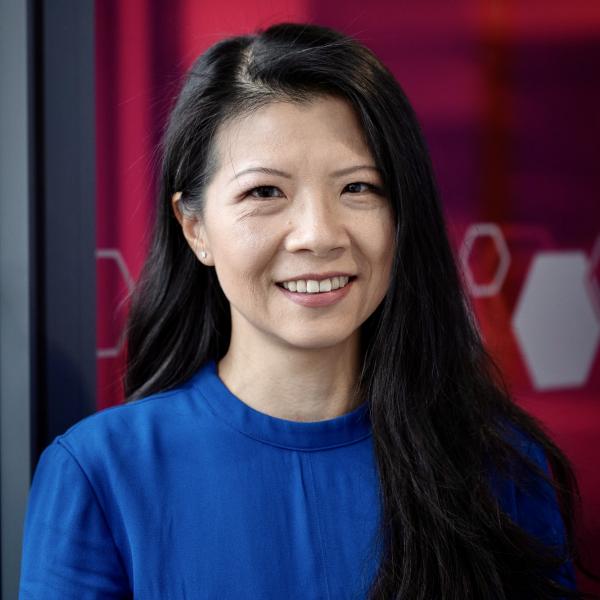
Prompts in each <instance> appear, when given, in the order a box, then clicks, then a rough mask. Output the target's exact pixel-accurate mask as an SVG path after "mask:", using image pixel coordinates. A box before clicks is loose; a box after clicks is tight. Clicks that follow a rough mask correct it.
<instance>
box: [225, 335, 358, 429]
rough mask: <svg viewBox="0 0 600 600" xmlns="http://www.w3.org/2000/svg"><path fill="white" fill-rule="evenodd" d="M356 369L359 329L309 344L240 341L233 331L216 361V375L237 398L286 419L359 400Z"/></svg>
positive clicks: (341, 408)
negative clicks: (322, 344) (331, 342)
mask: <svg viewBox="0 0 600 600" xmlns="http://www.w3.org/2000/svg"><path fill="white" fill-rule="evenodd" d="M246 340H247V338H246ZM255 346H256V347H255ZM359 369H360V344H359V331H356V332H354V334H353V335H352V336H350V337H349V338H348V339H346V340H344V341H343V342H342V343H340V344H337V345H335V346H332V347H329V348H311V349H305V348H298V347H285V348H284V347H282V346H272V345H269V344H266V343H265V342H264V340H262V342H261V343H256V344H255V345H253V344H248V343H247V341H245V343H244V344H243V345H242V344H240V343H238V341H237V339H236V338H235V336H234V335H232V338H231V342H230V345H229V349H228V351H227V354H226V355H225V356H224V357H223V358H222V359H221V360H220V361H219V362H218V365H217V371H218V374H219V377H220V378H221V380H222V381H223V383H225V385H226V386H227V387H228V388H229V390H230V391H231V392H233V393H234V394H235V395H236V396H237V397H238V398H240V400H242V401H243V402H245V403H246V404H248V405H249V406H251V407H252V408H254V409H255V410H258V411H260V412H262V413H265V414H268V415H271V416H273V417H278V418H280V419H287V420H291V421H322V420H325V419H332V418H334V417H337V416H340V415H343V414H346V413H348V412H350V411H352V410H354V409H355V408H357V407H358V405H359V404H360V403H361V401H362V399H361V398H358V397H357V396H356V394H355V393H354V388H355V385H356V383H357V380H358V374H359Z"/></svg>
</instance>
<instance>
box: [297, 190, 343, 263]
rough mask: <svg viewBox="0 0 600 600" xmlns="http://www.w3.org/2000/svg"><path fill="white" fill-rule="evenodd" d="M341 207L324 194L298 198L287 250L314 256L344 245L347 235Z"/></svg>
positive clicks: (328, 252)
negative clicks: (308, 253) (307, 252)
mask: <svg viewBox="0 0 600 600" xmlns="http://www.w3.org/2000/svg"><path fill="white" fill-rule="evenodd" d="M342 210H343V209H342V207H341V206H339V204H336V203H335V201H333V200H330V199H329V198H326V197H325V196H324V195H314V194H313V195H311V196H310V197H307V198H304V199H302V200H298V201H297V203H296V204H295V206H294V210H293V212H292V214H291V216H290V225H291V229H290V232H289V234H288V235H287V237H286V250H288V251H289V252H298V251H300V250H307V251H310V252H312V253H313V254H314V255H316V256H329V254H330V252H332V251H334V250H338V252H339V251H340V249H343V248H347V247H348V244H349V237H348V233H347V229H346V224H345V222H344V218H343V214H342Z"/></svg>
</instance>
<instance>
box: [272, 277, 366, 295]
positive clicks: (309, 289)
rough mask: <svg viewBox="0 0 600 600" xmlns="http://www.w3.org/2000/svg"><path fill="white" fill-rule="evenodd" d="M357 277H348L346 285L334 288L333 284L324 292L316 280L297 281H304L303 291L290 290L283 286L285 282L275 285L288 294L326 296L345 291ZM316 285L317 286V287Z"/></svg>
mask: <svg viewBox="0 0 600 600" xmlns="http://www.w3.org/2000/svg"><path fill="white" fill-rule="evenodd" d="M356 277H357V276H356V275H350V276H348V280H347V281H346V283H344V285H341V286H340V285H338V287H336V288H333V287H332V286H331V284H330V285H329V286H327V287H329V289H324V290H320V289H319V282H318V281H317V280H316V279H307V280H302V279H300V280H297V281H303V282H304V285H303V286H302V287H301V289H290V288H289V287H286V286H284V285H283V283H284V282H276V283H275V285H277V286H278V287H280V288H282V289H284V290H286V291H287V292H293V293H296V294H303V295H304V294H306V295H317V294H326V293H329V292H336V291H337V290H342V289H344V288H345V287H346V286H348V285H349V284H350V283H352V282H353V281H354V280H355V279H356ZM332 279H333V278H329V280H321V281H330V282H331V280H332ZM335 279H338V280H339V279H340V278H339V277H336V278H335ZM293 284H294V288H295V287H296V285H295V284H296V282H295V281H294V282H293ZM315 284H317V285H316V286H315Z"/></svg>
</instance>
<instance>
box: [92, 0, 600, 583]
mask: <svg viewBox="0 0 600 600" xmlns="http://www.w3.org/2000/svg"><path fill="white" fill-rule="evenodd" d="M283 20H291V21H309V22H315V23H319V24H323V25H329V26H333V27H335V28H338V29H340V30H342V31H344V32H346V33H349V34H351V35H353V36H354V37H356V38H358V39H360V40H361V41H363V42H364V43H365V44H366V45H367V46H369V47H370V48H371V49H372V50H374V51H375V52H376V53H377V54H378V56H379V57H380V58H381V59H382V60H383V61H384V62H385V63H386V64H387V65H388V66H389V67H390V68H391V69H392V70H393V72H394V73H395V75H396V76H397V78H398V80H399V81H400V83H401V84H402V86H403V88H404V89H405V91H406V92H407V94H408V96H409V98H410V99H411V101H412V103H413V105H414V106H415V109H416V111H417V113H418V115H419V117H420V119H421V122H422V124H423V127H424V130H425V135H426V138H427V141H428V144H429V147H430V150H431V153H432V156H433V161H434V167H435V169H436V174H437V177H438V180H439V185H440V189H441V193H442V201H443V205H444V208H445V210H446V214H447V219H448V223H449V226H450V230H451V235H452V241H453V244H454V247H455V249H456V253H457V258H458V260H459V261H460V264H461V266H462V268H463V272H464V277H465V284H466V285H467V286H468V289H469V292H470V294H471V298H472V300H473V303H474V305H475V308H476V311H477V315H478V318H479V323H480V327H481V330H482V333H483V334H484V337H485V339H486V342H487V344H488V346H489V348H490V349H491V350H492V353H493V354H494V355H495V356H496V357H497V358H498V360H499V362H500V364H501V366H502V367H503V369H504V371H505V373H506V375H507V377H508V380H509V381H510V383H511V385H512V389H513V393H514V395H515V398H516V399H517V401H518V402H519V403H520V404H522V405H523V406H524V407H525V408H526V409H527V410H529V411H530V412H532V413H533V414H535V415H536V416H538V417H539V418H541V419H542V420H543V421H544V423H545V424H546V425H547V426H548V429H549V430H550V432H551V433H552V434H553V435H554V437H555V439H556V441H557V442H558V444H559V445H560V446H561V447H562V448H563V449H564V451H565V452H566V453H567V455H568V456H569V457H570V458H571V459H572V460H573V462H574V464H575V467H576V472H577V475H578V477H579V481H580V485H581V491H582V496H583V500H584V507H583V509H584V512H583V521H582V522H581V524H580V535H581V537H582V541H583V542H585V544H582V545H583V546H587V548H589V558H588V563H589V564H590V566H592V567H594V569H595V571H600V558H596V559H595V560H593V559H592V555H593V554H595V555H596V557H600V531H599V529H600V517H599V510H598V509H599V508H600V470H599V469H598V468H597V463H596V457H597V455H598V453H599V451H600V394H599V390H600V357H599V353H598V345H599V339H598V338H599V337H600V284H599V280H600V266H599V263H600V201H599V193H598V191H599V190H600V169H599V168H598V159H599V143H598V140H599V139H600V111H599V110H598V107H599V106H600V78H599V77H598V73H600V5H599V4H598V3H591V2H587V1H584V0H577V1H575V0H570V1H569V2H568V3H567V2H560V1H556V0H552V1H551V0H536V1H532V0H527V1H523V2H520V3H519V4H518V6H517V4H516V3H491V2H484V1H479V2H478V1H475V0H460V1H459V0H455V1H454V2H444V1H442V0H419V1H418V2H417V1H413V2H407V1H396V2H388V1H383V0H373V1H371V2H370V3H369V4H368V5H367V4H366V3H365V2H357V1H356V0H346V1H345V2H339V1H337V2H334V1H332V0H328V1H323V0H319V1H318V2H317V1H314V2H309V1H300V0H298V1H296V2H286V1H283V0H279V1H275V0H273V1H272V2H253V1H248V0H246V1H244V2H241V1H236V2H231V1H230V2H216V3H208V2H200V1H194V0H169V1H168V2H167V1H166V0H165V1H158V0H154V1H152V0H127V2H118V1H116V0H102V1H100V2H97V3H96V66H97V74H96V85H97V90H96V94H97V171H98V178H97V181H98V189H97V194H98V196H97V197H98V205H97V228H98V229H97V248H98V255H97V257H98V261H97V269H98V270H97V273H98V320H97V325H98V346H99V347H98V408H99V409H101V408H104V407H107V406H110V405H112V404H116V403H118V402H120V401H121V400H122V389H121V384H120V382H119V376H120V374H121V372H122V368H123V358H124V357H123V351H122V350H123V348H122V342H123V338H122V332H123V323H124V318H125V314H126V310H127V305H126V303H123V300H124V298H125V295H126V293H127V290H128V288H129V287H130V286H131V285H132V284H133V281H134V280H135V279H136V278H137V276H138V275H139V272H140V269H141V266H142V262H143V260H144V256H145V252H146V249H147V245H148V232H149V225H150V222H151V218H152V205H153V202H154V199H153V190H154V174H155V172H156V166H157V155H156V148H157V144H158V141H159V133H160V130H161V127H162V126H163V124H164V121H165V118H166V115H167V112H168V107H169V104H170V102H171V100H172V98H173V97H174V95H175V94H176V93H177V86H178V78H179V77H180V76H181V75H182V74H183V73H184V72H185V71H186V69H187V68H188V67H189V66H190V64H191V63H192V61H193V60H194V59H195V57H196V56H197V55H198V54H199V53H201V52H202V51H204V50H205V49H206V48H207V47H208V46H210V45H211V44H212V43H214V42H215V41H217V40H218V39H220V38H221V37H223V36H226V35H232V34H238V33H246V32H250V31H252V30H253V29H254V28H256V27H258V26H267V25H269V24H271V23H273V22H277V21H283ZM579 585H580V588H581V589H585V590H594V591H596V592H598V593H600V588H598V587H596V588H594V587H593V586H590V585H589V583H587V582H586V581H585V580H584V579H583V577H582V576H581V574H579Z"/></svg>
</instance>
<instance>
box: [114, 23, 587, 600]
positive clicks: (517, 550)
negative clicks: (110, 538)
mask: <svg viewBox="0 0 600 600" xmlns="http://www.w3.org/2000/svg"><path fill="white" fill-rule="evenodd" d="M324 94H325V95H327V94H329V95H334V96H337V97H340V98H343V99H345V100H346V101H348V102H349V103H350V105H351V106H352V107H353V108H354V110H355V111H356V114H357V115H358V117H359V119H360V123H361V125H362V128H363V131H364V133H365V136H366V139H367V141H368V144H369V147H370V150H371V152H372V154H373V157H374V159H375V161H376V163H377V166H378V167H379V168H380V169H381V171H382V174H383V179H384V182H385V188H386V191H387V195H388V198H389V201H390V202H391V204H392V206H393V213H394V218H395V242H396V253H395V257H394V261H393V268H392V276H391V279H390V282H389V289H388V292H387V294H386V296H385V298H384V299H383V300H382V302H381V304H380V305H379V306H378V307H377V309H376V310H375V312H374V313H373V314H372V315H371V316H370V317H369V318H368V319H367V321H366V322H365V323H364V324H363V325H362V328H361V344H362V354H363V356H362V368H361V372H360V373H359V374H358V375H359V376H358V385H357V389H359V390H360V393H361V395H362V397H363V398H368V399H369V410H370V416H371V422H372V430H373V439H374V448H375V453H376V460H377V467H378V473H379V477H380V481H381V502H382V519H381V523H380V529H379V531H378V534H379V535H378V538H377V539H378V540H379V541H380V542H381V544H380V548H381V549H382V554H381V560H380V562H379V569H378V572H377V574H376V577H375V579H374V580H373V582H372V585H371V588H370V590H369V598H373V599H375V598H376V599H382V600H383V599H385V600H390V599H392V598H394V599H395V598H404V599H409V598H410V599H411V600H415V599H427V600H432V599H436V600H437V599H440V598H444V599H457V600H458V599H460V600H465V599H467V598H469V599H471V598H472V599H477V600H484V599H498V600H500V599H506V600H508V599H510V600H514V599H516V598H523V599H527V600H532V599H542V598H558V597H564V598H567V597H568V598H584V597H587V598H590V597H594V596H591V595H584V594H582V593H581V592H574V591H569V590H568V589H566V588H564V587H562V586H560V585H559V584H558V583H557V581H556V575H555V574H556V573H557V571H558V570H559V569H561V568H564V567H565V566H566V564H567V561H570V560H574V562H575V564H576V565H577V566H578V567H579V568H580V570H582V571H583V572H584V573H586V574H587V575H588V576H590V577H592V578H593V579H596V578H595V576H594V575H593V574H592V573H590V572H589V571H588V570H587V569H585V567H584V566H583V565H582V564H581V558H580V556H579V554H578V551H577V547H576V544H575V521H574V515H575V512H574V511H575V508H576V503H577V508H578V509H579V507H580V504H581V497H580V492H579V489H578V484H577V480H576V477H575V475H574V472H573V468H572V465H571V464H570V462H569V460H568V459H567V457H566V456H565V455H564V454H563V452H562V451H561V450H560V448H559V447H557V446H556V445H555V443H554V442H553V441H552V439H551V437H550V435H549V433H548V432H547V431H546V430H545V428H544V425H543V424H542V423H541V422H540V421H538V420H536V419H535V418H534V417H533V416H532V415H530V414H528V413H527V412H525V411H524V410H523V409H521V408H520V407H519V406H518V405H517V404H516V403H515V402H514V401H513V400H512V399H511V395H510V392H509V390H508V386H507V384H506V382H505V381H504V380H503V377H502V374H501V372H500V369H499V367H498V366H497V365H496V363H495V362H494V360H493V359H492V357H491V356H490V355H489V354H488V353H487V351H486V349H485V348H484V345H483V342H482V340H481V338H480V335H479V333H478V329H477V325H476V323H475V319H474V317H473V311H472V309H471V307H470V305H469V303H468V300H467V297H466V294H465V292H464V289H463V280H462V279H461V276H460V272H459V270H458V269H457V266H456V257H455V255H454V254H453V251H452V249H451V246H450V243H449V241H448V235H447V231H446V228H445V222H444V218H443V214H442V210H441V208H440V203H439V193H438V190H437V188H436V183H435V180H434V176H433V170H432V166H431V162H430V158H429V154H428V151H427V148H426V145H425V142H424V139H423V136H422V133H421V130H420V127H419V124H418V122H417V119H416V116H415V114H414V111H413V109H412V107H411V105H410V104H409V102H408V99H407V98H406V95H405V94H404V92H403V91H402V89H401V87H400V86H399V84H398V82H397V81H396V79H395V78H394V77H393V75H392V74H391V72H390V71H389V70H388V69H387V68H386V67H385V66H384V65H383V64H382V63H381V62H380V60H378V58H377V57H376V56H375V55H374V54H373V53H372V52H371V51H370V50H369V49H368V48H366V47H365V46H363V45H362V44H360V43H359V42H358V41H356V40H355V39H353V38H351V37H349V36H346V35H343V34H341V33H340V32H337V31H335V30H332V29H330V28H327V27H322V26H317V25H314V24H306V23H280V24H276V25H273V26H271V27H268V28H266V29H264V30H258V32H257V33H256V34H252V35H241V36H235V37H230V38H227V39H224V40H221V41H219V42H217V43H216V44H214V45H213V46H211V47H210V48H209V49H208V50H207V51H206V52H205V53H204V54H202V55H201V56H200V57H199V58H198V59H197V60H196V62H195V63H194V64H193V66H192V67H191V69H190V70H189V71H188V73H187V75H186V78H185V82H184V84H183V86H182V89H181V91H180V93H179V95H178V97H177V99H176V102H175V103H174V107H173V109H172V111H171V113H170V117H169V120H168V123H167V126H166V129H165V131H164V135H163V138H162V144H161V148H160V149H161V160H162V164H161V173H160V182H159V190H158V206H157V213H156V222H155V223H156V224H155V230H154V232H153V239H152V243H151V248H150V251H149V254H148V257H147V260H146V263H145V265H144V268H143V270H142V274H141V276H140V278H139V281H138V284H137V286H136V289H135V291H134V294H133V297H132V304H131V308H130V313H129V320H128V326H127V365H126V374H125V394H126V397H127V400H128V401H132V400H136V399H138V398H141V397H144V396H148V395H150V394H153V393H156V392H160V391H164V390H168V389H171V388H174V387H176V386H178V385H179V384H181V383H182V382H184V381H185V380H187V379H188V378H189V377H191V376H192V375H193V374H194V373H195V372H196V371H197V370H198V369H199V368H200V366H201V365H202V364H203V363H204V362H205V361H206V360H208V359H214V360H217V361H218V360H220V358H222V356H223V355H224V354H225V352H226V351H227V347H228V344H229V339H230V335H231V317H230V311H229V305H228V301H227V299H226V298H225V295H224V293H223V291H222V289H221V286H220V284H219V281H218V279H217V276H216V272H215V269H214V268H211V267H206V266H204V265H203V264H202V263H201V262H200V261H199V260H198V259H197V258H196V256H195V254H194V253H193V252H192V250H191V249H190V247H189V245H188V244H187V242H186V240H185V238H184V236H183V234H182V231H181V226H180V225H179V222H178V220H177V218H176V217H175V215H174V213H173V208H172V204H171V198H172V195H173V194H174V193H175V192H179V191H180V192H181V193H182V196H181V204H182V210H183V211H189V212H190V213H196V214H201V213H202V208H203V201H204V191H205V188H206V185H207V183H208V182H209V181H210V180H211V177H212V175H213V173H214V171H215V168H216V166H217V165H216V159H215V148H214V140H215V133H216V131H217V128H218V127H220V126H222V125H223V124H224V123H226V122H227V121H228V119H232V118H235V117H238V116H240V115H244V114H248V113H250V112H251V111H252V110H254V109H256V108H258V107H261V106H264V105H265V104H267V103H269V102H272V101H274V100H284V101H288V102H306V101H310V100H311V99H314V98H315V97H316V96H319V95H324ZM511 428H513V429H511ZM514 428H516V429H517V430H520V431H522V432H524V433H525V434H526V435H528V436H529V439H530V440H531V442H532V443H535V442H537V443H538V444H539V445H540V446H541V447H542V448H543V450H544V452H545V454H546V456H547V458H548V461H549V464H550V466H551V468H552V472H553V475H554V477H551V476H546V474H545V473H543V472H542V471H541V470H540V469H538V468H537V467H536V464H535V462H534V461H530V460H529V459H528V458H527V456H526V453H525V452H522V451H521V450H519V449H518V445H515V444H514V443H513V442H512V441H510V435H509V432H510V431H511V430H512V431H514V430H515V429H514ZM489 468H494V469H496V470H497V472H498V473H500V474H501V476H502V477H505V478H508V480H509V481H514V482H515V484H516V485H518V486H526V484H527V480H528V477H529V479H531V477H532V476H533V475H536V476H539V477H542V478H543V480H544V481H545V482H546V483H547V484H548V485H550V486H551V488H550V489H551V490H553V492H555V493H556V494H557V499H558V504H559V507H560V512H561V515H562V518H563V521H564V524H565V544H564V547H562V548H559V549H558V550H559V551H557V548H553V551H552V552H551V551H549V548H550V547H549V546H545V545H541V543H540V542H539V540H537V539H536V538H534V537H532V536H531V535H529V534H528V533H527V532H526V531H524V530H523V529H521V528H520V527H518V526H517V525H516V524H515V523H514V522H513V521H512V520H511V519H510V517H509V516H508V515H507V513H505V512H504V511H503V510H502V507H501V506H499V502H498V500H497V497H496V496H495V495H494V493H492V491H491V489H490V485H489V478H488V477H487V476H486V473H487V472H488V469H489Z"/></svg>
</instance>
